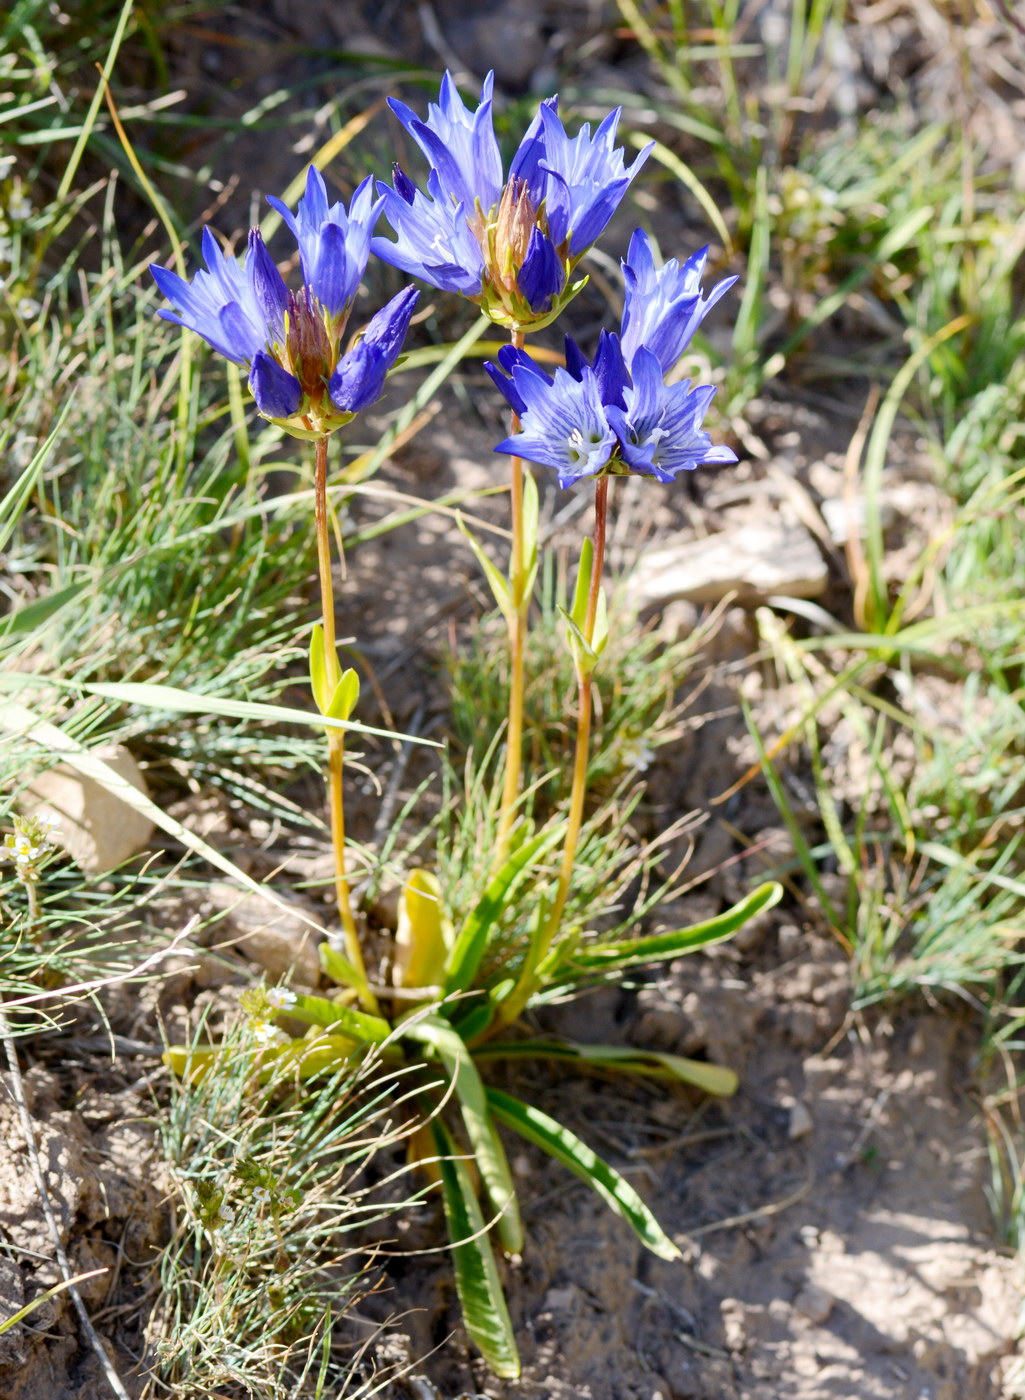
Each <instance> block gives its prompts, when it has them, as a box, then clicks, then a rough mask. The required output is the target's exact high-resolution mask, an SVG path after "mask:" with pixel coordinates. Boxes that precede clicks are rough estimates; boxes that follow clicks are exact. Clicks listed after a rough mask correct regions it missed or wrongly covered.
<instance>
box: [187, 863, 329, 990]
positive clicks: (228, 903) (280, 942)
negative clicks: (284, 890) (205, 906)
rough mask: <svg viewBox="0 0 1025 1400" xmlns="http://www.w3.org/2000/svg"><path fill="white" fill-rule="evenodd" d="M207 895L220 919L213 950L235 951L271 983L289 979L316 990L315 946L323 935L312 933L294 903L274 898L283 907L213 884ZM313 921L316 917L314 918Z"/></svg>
mask: <svg viewBox="0 0 1025 1400" xmlns="http://www.w3.org/2000/svg"><path fill="white" fill-rule="evenodd" d="M206 895H207V898H208V900H209V901H210V903H212V904H213V905H214V906H215V908H218V909H223V910H224V918H223V919H222V920H221V921H219V922H218V923H217V924H215V925H214V927H213V929H212V930H211V932H210V944H211V946H212V947H214V948H223V947H227V946H234V947H237V948H238V949H239V951H240V952H242V953H244V954H245V956H246V957H247V958H251V959H252V961H253V962H255V963H257V964H259V966H260V967H262V968H263V970H264V971H265V972H266V973H267V975H268V977H270V978H271V980H272V981H277V980H278V979H279V978H281V977H284V976H286V975H288V974H291V976H292V977H293V978H294V979H295V980H296V981H297V982H299V983H301V984H302V985H303V986H306V987H315V986H316V985H317V981H318V979H319V977H320V955H319V953H318V951H317V945H318V944H319V943H321V942H322V941H323V936H322V935H321V934H320V933H318V931H317V930H316V929H314V928H311V927H310V926H309V924H308V923H307V922H306V920H305V918H304V917H303V912H304V911H303V910H302V909H301V907H300V906H299V905H298V904H295V903H294V901H291V900H285V899H282V897H281V895H280V894H278V895H277V898H278V899H279V900H280V901H281V903H282V904H285V905H286V907H285V908H281V907H279V905H278V904H277V903H274V902H273V901H272V900H270V899H264V898H263V897H262V896H261V895H258V894H243V893H242V892H241V891H240V890H239V889H238V887H237V886H236V885H231V884H229V883H228V882H227V881H225V880H215V881H213V882H212V883H211V884H210V885H208V886H207V889H206ZM314 917H315V916H314Z"/></svg>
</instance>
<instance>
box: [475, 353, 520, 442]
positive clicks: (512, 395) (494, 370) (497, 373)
mask: <svg viewBox="0 0 1025 1400" xmlns="http://www.w3.org/2000/svg"><path fill="white" fill-rule="evenodd" d="M484 369H485V371H486V372H487V374H488V375H490V377H491V380H492V382H493V384H494V386H495V388H496V389H497V390H498V391H499V393H500V394H502V395H504V397H505V399H506V401H507V403H508V404H509V407H510V408H511V409H512V410H513V412H514V413H518V414H519V415H520V416H521V417H522V416H523V414H524V413H526V411H527V405H526V404H525V403H524V402H523V400H522V398H521V397H520V395H519V392H518V390H517V388H516V384H515V382H514V381H513V380H512V379H510V378H509V377H508V376H507V375H505V374H503V373H502V371H501V370H500V369H499V367H498V365H496V364H492V362H491V361H490V360H485V361H484ZM495 451H496V452H500V451H502V449H501V448H499V447H496V448H495Z"/></svg>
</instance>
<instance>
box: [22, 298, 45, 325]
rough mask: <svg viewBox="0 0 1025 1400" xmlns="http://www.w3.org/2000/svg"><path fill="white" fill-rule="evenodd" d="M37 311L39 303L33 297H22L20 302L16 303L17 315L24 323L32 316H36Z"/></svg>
mask: <svg viewBox="0 0 1025 1400" xmlns="http://www.w3.org/2000/svg"><path fill="white" fill-rule="evenodd" d="M39 311H40V306H39V302H38V301H36V299H35V297H22V299H21V301H19V302H18V315H19V316H22V317H24V319H25V320H26V321H29V320H31V319H32V317H33V316H38V314H39Z"/></svg>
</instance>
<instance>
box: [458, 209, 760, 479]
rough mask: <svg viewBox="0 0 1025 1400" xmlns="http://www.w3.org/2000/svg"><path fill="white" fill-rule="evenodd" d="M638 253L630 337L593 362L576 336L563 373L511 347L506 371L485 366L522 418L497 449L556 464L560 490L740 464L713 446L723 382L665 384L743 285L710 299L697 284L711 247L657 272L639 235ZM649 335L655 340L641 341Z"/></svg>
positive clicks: (503, 365)
mask: <svg viewBox="0 0 1025 1400" xmlns="http://www.w3.org/2000/svg"><path fill="white" fill-rule="evenodd" d="M630 249H631V257H633V255H634V254H637V256H638V263H639V266H637V267H635V266H632V265H631V263H630V262H628V263H625V264H624V267H623V271H624V275H625V276H626V280H627V287H628V302H627V308H626V311H625V313H624V318H623V333H622V335H621V336H620V335H617V334H615V333H614V332H609V331H604V330H603V331H602V333H601V336H600V338H599V341H598V349H597V352H596V353H595V356H594V359H593V360H590V361H589V360H588V359H587V357H586V356H585V355H584V353H583V351H582V350H581V349H580V347H579V346H578V345H577V344H576V342H575V341H574V340H572V339H571V338H570V337H569V336H567V337H566V368H565V369H557V370H556V371H555V374H554V375H551V374H548V373H547V372H546V371H545V370H543V369H542V368H541V367H540V365H538V364H537V363H536V362H535V361H534V360H533V359H532V358H531V357H530V355H528V354H527V352H526V351H525V350H522V349H519V348H517V347H515V346H511V345H506V346H503V347H502V349H501V350H500V351H499V353H498V361H499V363H498V364H497V365H494V364H490V363H489V364H486V365H485V369H486V370H487V371H488V373H489V374H490V375H491V378H492V379H493V380H494V382H495V384H496V385H497V386H498V388H499V389H500V390H501V391H502V393H503V394H504V395H505V397H506V399H507V400H508V402H509V404H510V405H511V406H512V408H513V410H514V411H515V412H516V413H517V414H518V415H519V416H520V419H521V422H520V428H519V431H518V432H515V433H513V434H512V435H511V436H510V437H507V438H506V439H505V440H504V441H503V442H501V443H499V444H498V446H497V447H496V448H495V451H496V452H509V453H512V454H515V455H516V456H518V457H526V458H528V459H529V460H530V461H532V462H540V463H542V464H543V465H544V466H549V467H554V468H555V469H556V472H557V473H558V481H559V485H560V486H571V485H573V483H574V482H577V481H580V480H581V479H582V478H583V477H585V476H587V477H592V476H602V475H608V476H612V475H615V476H623V475H630V474H635V475H639V476H653V477H655V479H656V480H658V481H662V482H670V481H674V480H675V479H676V477H677V476H679V474H680V472H683V471H692V470H693V469H694V468H695V467H698V466H702V465H711V464H722V463H727V462H735V461H736V460H737V457H736V454H735V453H734V452H733V451H732V450H731V449H730V448H728V447H723V446H716V445H714V444H713V443H712V440H711V438H710V437H709V436H708V434H707V433H706V432H705V430H704V428H703V427H702V422H703V419H704V415H705V412H706V411H707V409H708V405H709V404H710V403H711V401H712V397H713V395H714V394H715V388H714V386H713V385H710V384H706V385H700V386H698V387H696V388H692V386H691V383H690V380H684V381H682V382H681V383H679V384H667V383H666V373H667V372H668V370H669V369H671V368H672V366H673V365H674V364H675V362H676V360H677V359H678V358H679V354H680V351H681V350H682V349H683V348H684V347H685V346H686V344H687V342H688V341H689V339H690V337H691V335H693V332H694V327H695V326H696V325H697V324H698V322H699V321H700V320H701V317H702V316H703V315H704V314H705V312H706V311H707V310H708V308H709V307H710V306H711V305H713V304H714V302H715V301H717V300H718V299H719V297H720V296H722V293H723V291H725V290H726V289H727V287H729V286H731V285H732V284H733V282H734V281H735V280H736V279H735V278H729V279H727V281H726V283H725V284H724V283H722V282H720V283H719V284H718V285H717V286H716V287H715V288H714V289H713V292H712V293H711V294H710V296H709V297H708V298H707V299H706V300H704V301H703V300H702V298H701V292H700V287H699V285H698V283H699V281H700V274H701V268H702V267H703V266H704V259H705V253H704V251H702V253H700V254H698V255H696V256H697V261H695V259H693V258H692V259H689V260H688V261H687V262H686V263H685V264H684V265H683V267H682V268H680V267H679V266H678V264H677V263H676V262H675V261H673V262H671V263H667V264H666V266H665V268H663V269H661V270H660V271H658V272H656V271H655V266H654V260H653V259H652V257H651V250H650V247H649V245H648V242H647V239H646V238H645V237H644V236H643V235H642V234H640V233H639V232H638V233H637V234H635V235H634V238H633V241H632V242H631V245H630ZM694 267H696V268H697V271H696V272H694V270H693V268H694ZM628 318H629V325H628V324H627V320H628ZM628 330H629V331H630V335H629V337H628V335H627V331H628ZM642 330H643V331H645V332H646V333H648V334H650V335H651V337H652V341H653V344H651V345H649V344H647V343H642V342H641V341H640V339H639V336H640V332H641V331H642Z"/></svg>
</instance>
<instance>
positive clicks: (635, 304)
mask: <svg viewBox="0 0 1025 1400" xmlns="http://www.w3.org/2000/svg"><path fill="white" fill-rule="evenodd" d="M707 260H708V249H707V248H700V249H699V250H698V251H697V252H696V253H694V254H693V255H692V256H691V257H689V258H688V259H687V261H686V262H685V263H683V265H682V266H681V265H680V264H679V263H678V262H677V261H676V259H675V258H670V259H669V261H668V262H667V263H665V264H664V265H663V266H662V267H660V268H658V269H656V267H655V259H654V256H653V254H652V251H651V243H650V242H649V240H648V235H647V234H646V233H645V232H644V230H643V229H640V228H639V229H636V230H635V231H634V235H633V237H632V238H631V240H630V249H629V252H628V253H627V255H626V261H625V262H624V263H623V280H624V282H625V284H626V297H625V301H624V304H623V354H624V355H625V356H626V357H627V359H629V358H630V357H631V356H632V355H633V353H634V351H635V350H636V349H637V348H638V347H639V346H641V345H646V346H647V347H648V349H649V350H652V351H654V353H655V354H656V355H657V356H658V362H659V364H660V365H661V366H662V371H663V373H664V374H668V373H669V371H670V370H671V369H672V368H673V366H674V365H675V364H676V362H677V360H678V359H679V358H680V356H681V355H682V354H683V352H684V350H686V348H687V346H688V345H689V344H690V342H691V339H692V337H693V335H694V332H695V331H696V330H697V328H698V326H699V325H700V324H701V322H702V321H703V320H704V318H705V316H707V314H708V312H709V311H711V309H712V307H713V306H714V305H715V303H716V302H717V301H718V300H719V298H720V297H721V296H723V295H724V294H725V293H726V292H728V291H729V289H730V288H731V287H732V286H733V284H734V282H736V280H737V279H736V277H724V278H723V280H722V281H721V282H717V283H716V284H715V286H714V287H713V288H712V290H711V291H710V292H709V294H708V296H707V297H702V295H701V275H702V273H703V272H704V270H705V263H706V262H707Z"/></svg>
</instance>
